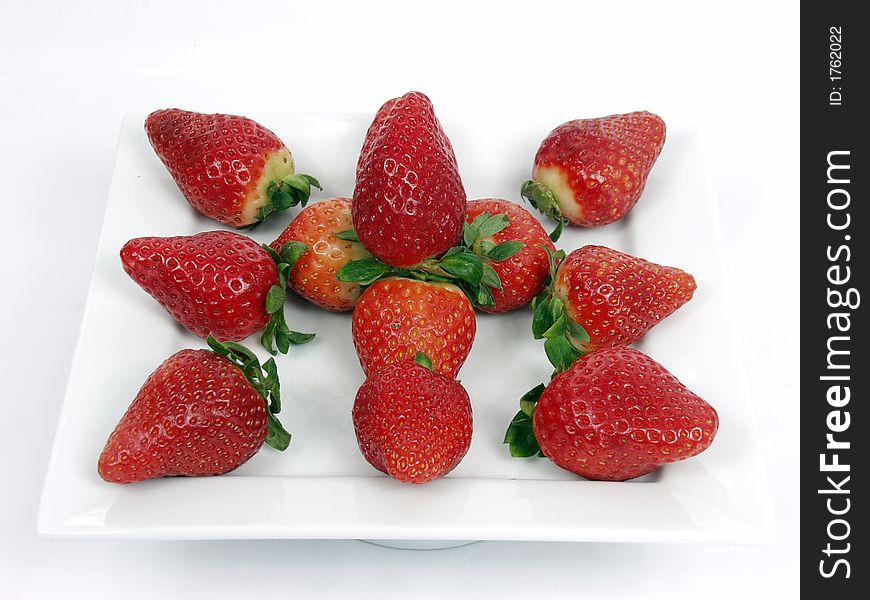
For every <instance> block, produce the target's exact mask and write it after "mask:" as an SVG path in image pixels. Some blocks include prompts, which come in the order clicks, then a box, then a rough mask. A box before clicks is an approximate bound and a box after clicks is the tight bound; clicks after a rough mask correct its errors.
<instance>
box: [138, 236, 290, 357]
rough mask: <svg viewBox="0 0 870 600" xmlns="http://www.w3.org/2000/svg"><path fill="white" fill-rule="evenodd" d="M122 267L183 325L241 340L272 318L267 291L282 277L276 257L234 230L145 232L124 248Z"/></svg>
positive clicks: (204, 335)
mask: <svg viewBox="0 0 870 600" xmlns="http://www.w3.org/2000/svg"><path fill="white" fill-rule="evenodd" d="M121 262H122V264H123V266H124V271H126V272H127V274H128V275H129V276H130V277H131V278H132V279H133V281H135V282H136V283H137V284H139V286H140V287H141V288H142V289H144V290H145V291H146V292H148V293H149V294H150V295H151V296H152V297H153V298H154V299H155V300H157V302H159V303H160V305H161V306H163V308H165V309H166V310H167V311H168V312H169V313H170V314H171V315H172V316H173V317H174V318H175V320H176V321H178V322H179V323H180V324H181V325H183V326H184V327H185V328H186V329H188V330H189V331H190V332H191V333H193V334H194V335H196V336H199V337H201V338H203V339H205V338H207V337H208V334H209V333H212V334H213V335H214V336H215V338H217V339H219V340H221V341H239V340H242V339H244V338H246V337H248V336H249V335H251V334H252V333H255V332H257V331H259V330H261V329H262V328H263V327H264V326H265V325H266V323H267V322H268V320H269V315H268V313H267V312H266V294H267V292H268V291H269V288H270V287H271V286H273V285H275V284H276V283H277V282H278V271H277V268H276V266H275V263H274V261H273V260H272V258H271V257H270V256H269V254H268V252H266V251H265V250H264V249H263V248H262V247H261V246H260V245H259V244H258V243H257V242H255V241H254V240H252V239H251V238H249V237H247V236H245V235H242V234H240V233H236V232H233V231H208V232H205V233H198V234H196V235H190V236H178V237H166V238H161V237H143V238H135V239H132V240H130V241H129V242H127V243H126V244H125V245H124V247H123V248H122V249H121Z"/></svg>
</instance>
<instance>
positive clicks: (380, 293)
mask: <svg viewBox="0 0 870 600" xmlns="http://www.w3.org/2000/svg"><path fill="white" fill-rule="evenodd" d="M476 332H477V321H476V319H475V315H474V309H473V308H472V306H471V303H470V302H469V301H468V298H467V297H466V296H465V295H464V294H463V293H462V291H461V290H460V289H459V288H458V287H456V286H455V285H453V284H452V283H445V282H442V281H420V280H419V279H408V278H404V277H390V278H386V279H379V280H378V281H376V282H375V283H373V284H372V285H370V286H369V287H368V288H367V289H366V291H365V292H363V295H362V296H361V297H360V299H359V301H358V302H357V305H356V308H354V310H353V319H352V327H351V334H352V336H353V345H354V348H356V352H357V356H358V357H359V362H360V366H361V367H362V369H363V371H364V372H365V374H366V375H367V376H371V375H372V374H374V373H375V372H377V371H378V370H380V369H382V368H384V367H385V366H387V365H390V364H394V363H397V362H402V361H405V360H410V359H413V358H414V355H415V354H416V353H417V352H423V353H425V354H426V355H428V356H429V357H430V358H431V362H432V365H433V366H434V370H435V371H436V372H438V373H442V374H444V375H446V376H448V377H452V378H455V377H456V376H457V374H458V373H459V369H460V368H461V367H462V365H463V363H464V362H465V359H466V358H468V354H469V353H470V352H471V345H472V343H473V342H474V336H475V333H476Z"/></svg>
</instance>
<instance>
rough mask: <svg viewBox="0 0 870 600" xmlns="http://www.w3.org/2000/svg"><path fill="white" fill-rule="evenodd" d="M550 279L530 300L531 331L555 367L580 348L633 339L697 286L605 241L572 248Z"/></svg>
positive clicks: (622, 343)
mask: <svg viewBox="0 0 870 600" xmlns="http://www.w3.org/2000/svg"><path fill="white" fill-rule="evenodd" d="M559 255H560V253H556V254H555V255H551V256H553V258H554V259H558V258H559ZM551 279H552V282H551V283H550V285H549V287H548V288H547V290H546V291H545V292H544V293H542V294H541V296H539V297H538V298H536V299H535V301H534V302H533V303H532V305H533V308H534V311H535V314H534V318H533V320H532V333H533V334H534V336H535V339H541V338H545V339H546V342H545V344H544V349H545V350H546V352H547V356H548V357H549V358H550V361H551V362H552V363H553V365H554V366H555V367H556V368H557V369H558V370H564V369H565V368H567V366H568V365H570V364H571V362H573V361H574V360H576V359H577V358H578V357H579V356H580V355H581V354H582V353H584V352H589V351H592V350H596V349H600V348H608V347H612V346H625V345H628V344H631V343H633V342H636V341H637V340H639V339H640V338H641V337H642V336H643V335H644V334H645V333H646V332H647V331H649V330H650V329H651V328H652V327H653V326H654V325H655V324H656V323H658V322H659V321H661V320H662V319H664V318H665V317H667V316H668V315H670V314H671V313H673V312H674V311H676V310H677V309H678V308H680V307H681V306H682V305H683V304H685V303H686V302H688V301H689V300H691V298H692V295H693V294H694V292H695V287H696V285H695V279H694V278H693V277H692V276H691V275H689V274H688V273H686V272H685V271H681V270H680V269H677V268H675V267H664V266H661V265H657V264H655V263H652V262H649V261H646V260H644V259H642V258H637V257H635V256H631V255H630V254H624V253H622V252H619V251H617V250H613V249H611V248H607V247H605V246H583V247H582V248H578V249H577V250H574V251H573V252H572V253H571V254H569V255H568V256H567V257H566V258H565V259H564V260H562V262H561V264H560V265H559V268H558V270H555V273H554V275H552V277H551Z"/></svg>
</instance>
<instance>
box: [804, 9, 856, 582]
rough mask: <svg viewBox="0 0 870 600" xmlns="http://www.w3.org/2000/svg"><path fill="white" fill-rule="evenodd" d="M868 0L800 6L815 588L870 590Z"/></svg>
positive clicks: (807, 533) (807, 452) (809, 545)
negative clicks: (869, 498)
mask: <svg viewBox="0 0 870 600" xmlns="http://www.w3.org/2000/svg"><path fill="white" fill-rule="evenodd" d="M863 8H864V5H863V4H862V3H847V2H813V3H806V2H805V3H803V4H802V6H801V9H802V11H801V12H802V14H801V57H800V59H801V165H800V173H801V175H800V177H801V208H802V214H801V257H800V258H801V301H802V306H801V340H802V348H801V587H802V592H803V593H805V594H806V597H808V598H836V599H840V598H844V599H845V598H857V597H859V596H860V597H867V595H866V594H870V592H868V591H867V589H868V586H867V585H866V579H867V576H866V574H867V571H868V569H870V565H868V564H867V563H866V559H865V557H866V548H864V547H863V546H862V542H861V540H863V539H866V536H865V535H864V533H865V532H864V531H863V528H864V522H865V519H864V514H865V513H866V511H867V507H866V506H865V503H866V495H865V494H861V493H859V492H858V488H859V487H862V488H866V486H867V484H868V481H867V477H866V471H865V469H863V461H860V460H859V454H861V455H866V454H867V444H866V442H865V440H866V439H867V438H864V435H870V427H868V425H867V423H865V419H866V412H867V411H866V409H865V408H864V405H865V404H866V403H867V402H868V398H867V396H866V394H867V386H866V384H865V383H864V381H865V380H864V377H866V376H867V372H868V371H870V365H868V364H866V363H867V361H868V357H870V351H864V349H865V346H864V343H865V342H867V341H870V340H868V339H867V336H866V319H865V318H864V316H863V311H864V307H863V306H862V301H864V300H865V299H864V298H863V297H862V296H861V294H862V292H863V291H865V288H864V286H863V282H864V280H865V272H866V271H867V270H868V269H870V265H868V264H867V262H866V260H865V259H866V252H865V250H866V241H865V236H866V235H867V233H868V231H870V228H868V225H870V223H868V210H867V208H866V206H867V204H868V202H870V197H868V196H867V179H868V178H870V168H868V164H867V142H866V141H865V139H864V138H865V137H867V136H868V135H870V134H868V133H866V132H867V131H870V118H868V116H870V110H868V109H870V107H868V104H867V93H866V89H867V83H866V82H865V79H866V78H867V77H868V75H870V73H868V67H870V64H868V62H867V61H866V48H867V38H868V36H870V26H868V22H867V20H865V19H863V18H861V17H860V16H859V14H858V13H859V10H861V9H863ZM861 12H863V10H861ZM866 300H867V301H868V302H870V296H868V297H867V298H866ZM862 430H864V431H866V433H864V434H863V435H861V434H860V432H861V431H862ZM859 557H860V559H859ZM859 589H860V591H859Z"/></svg>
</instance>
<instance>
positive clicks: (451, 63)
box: [0, 0, 800, 598]
mask: <svg viewBox="0 0 870 600" xmlns="http://www.w3.org/2000/svg"><path fill="white" fill-rule="evenodd" d="M605 4H608V3H603V2H600V1H595V2H589V3H583V2H531V1H526V2H506V1H501V2H472V1H470V0H465V1H463V2H450V1H444V0H442V1H439V2H437V3H436V2H432V3H419V4H411V3H402V2H368V3H365V4H364V5H363V4H362V3H360V5H359V6H353V5H351V4H350V3H347V4H343V3H329V2H323V1H321V2H309V3H295V2H290V1H284V2H275V3H271V4H265V3H262V4H261V3H257V2H238V1H236V2H225V1H211V2H208V3H203V4H202V5H200V6H195V5H194V4H193V3H191V4H190V5H184V6H182V5H181V3H180V2H128V3H121V2H109V1H106V2H83V3H78V4H74V3H60V2H58V3H56V4H51V3H47V2H14V3H13V2H11V1H6V0H3V1H2V2H0V211H2V216H0V227H2V235H0V265H2V266H0V269H2V271H0V275H2V282H3V284H2V286H3V290H2V293H0V319H2V329H0V334H2V344H0V365H2V367H0V369H2V379H0V381H2V384H0V385H2V388H0V390H2V392H0V457H2V464H3V469H4V471H3V480H2V481H3V483H2V484H0V582H2V587H3V592H4V594H3V595H4V596H5V595H8V597H10V598H19V597H24V598H30V597H34V598H42V597H46V598H48V597H59V596H60V595H62V596H63V597H67V598H69V597H73V598H76V597H87V598H102V597H108V596H110V595H115V594H116V593H118V592H120V590H124V592H123V593H124V595H125V596H126V597H127V598H150V597H153V596H155V595H157V594H169V595H170V596H171V595H175V594H178V595H180V594H185V595H186V596H189V597H197V596H208V597H210V598H230V597H239V596H240V595H242V597H252V596H253V595H254V594H255V593H256V594H257V595H260V596H265V595H266V594H271V595H277V594H281V595H282V596H286V597H306V596H307V597H312V596H314V597H316V596H320V595H333V596H351V595H353V596H354V597H366V596H368V595H372V596H377V597H381V598H390V597H399V596H412V597H429V596H431V597H441V598H444V597H446V598H454V597H471V596H475V597H477V596H480V597H500V598H510V597H519V596H534V597H547V598H557V597H571V598H577V597H583V596H589V597H595V598H611V597H613V598H620V597H631V596H635V595H640V594H643V595H644V597H646V598H659V597H661V598H674V597H677V598H680V597H688V596H690V595H691V596H694V595H698V596H700V597H715V598H720V597H721V598H732V597H733V596H735V595H736V594H740V595H743V596H744V597H750V598H755V597H762V596H768V597H776V598H788V597H795V596H796V595H797V586H798V564H797V557H798V554H797V553H798V548H797V544H798V538H799V525H798V514H799V500H798V496H797V487H798V482H799V476H798V458H797V456H798V452H797V451H798V428H799V405H798V391H799V389H798V382H797V372H798V365H799V358H798V331H799V328H798V324H797V320H798V314H799V303H800V301H799V295H798V283H799V260H798V226H799V212H798V211H799V188H798V167H799V159H798V150H799V123H798V113H799V100H798V84H799V72H798V66H799V64H798V56H799V38H798V26H799V13H798V3H797V2H759V1H757V0H756V1H754V2H736V1H732V2H728V3H721V4H717V5H716V6H714V5H712V4H708V3H699V2H687V3H677V2H660V3H653V2H639V3H632V2H621V3H609V4H608V5H607V6H605ZM409 89H420V90H422V91H424V92H426V93H427V94H428V95H429V96H430V97H431V98H432V99H433V101H434V102H435V105H436V107H437V106H439V105H440V106H446V105H450V106H451V109H452V110H453V111H456V110H457V109H458V107H462V110H464V111H467V114H468V119H469V121H473V118H474V114H475V113H480V112H481V111H487V112H488V113H490V114H491V113H492V112H493V111H498V113H499V114H501V115H503V118H504V124H505V127H510V126H511V123H512V122H514V121H517V120H521V119H522V118H523V114H525V113H527V112H528V111H544V112H546V113H547V114H552V115H553V125H554V126H555V125H556V124H558V123H560V122H562V121H565V120H568V119H570V118H577V117H581V116H593V115H597V114H607V113H612V112H625V111H630V110H636V109H649V110H653V111H655V112H658V113H659V114H662V115H663V116H665V118H666V119H667V118H668V117H669V116H673V117H674V118H679V120H680V121H685V120H688V121H692V122H694V123H695V124H696V125H697V127H698V129H699V131H700V132H701V134H702V135H703V136H704V139H705V142H706V148H705V151H706V159H707V161H708V163H709V166H710V170H711V174H712V177H713V180H714V181H713V183H714V186H715V190H716V192H717V195H718V201H719V216H720V219H721V223H722V235H723V241H724V244H725V247H726V261H727V273H728V277H729V283H730V289H731V291H732V295H731V297H730V299H729V300H730V303H731V307H732V309H733V310H732V314H731V315H728V316H726V317H725V318H731V319H733V322H734V323H735V327H736V328H737V330H738V335H739V337H740V338H741V339H742V342H743V348H744V353H743V355H742V356H735V357H734V361H735V364H738V365H739V364H741V363H745V365H746V367H747V368H748V372H749V376H750V382H751V384H752V386H751V387H752V390H753V400H754V403H755V406H756V409H757V414H758V418H759V421H760V425H761V430H762V433H763V442H764V450H765V453H766V463H767V468H768V470H769V473H770V478H771V483H772V493H773V497H774V501H775V505H776V511H777V521H778V522H777V538H776V541H775V543H774V544H772V545H767V546H661V545H616V544H613V545H610V544H546V543H523V544H519V543H479V544H474V545H471V546H467V547H464V548H459V549H453V550H444V551H431V552H414V551H399V550H392V549H387V548H381V547H376V546H371V545H368V544H364V543H361V542H356V541H344V542H327V541H311V542H300V541H293V542H286V541H257V542H247V541H240V542H189V543H157V542H152V543H132V542H58V541H47V540H40V539H38V538H37V537H36V535H35V521H36V511H37V506H38V500H39V494H40V491H41V486H42V480H43V476H44V473H45V466H46V461H47V458H48V453H49V449H50V444H51V440H52V436H53V434H54V429H55V425H56V422H57V416H58V412H59V409H60V405H61V401H62V398H63V392H64V387H65V383H66V378H67V374H68V370H69V364H70V360H71V357H72V352H73V348H74V344H75V340H76V336H77V333H78V329H79V324H80V319H81V312H82V309H83V306H84V302H85V294H86V290H87V285H88V279H89V275H90V268H91V264H92V261H93V257H94V252H95V249H96V242H97V236H98V234H99V230H100V221H101V216H102V212H103V207H104V205H105V201H106V197H107V191H108V186H109V181H110V177H111V172H112V159H113V154H114V148H115V142H116V139H117V133H118V128H119V125H120V121H121V118H122V116H123V115H124V113H127V112H132V111H149V110H152V109H155V108H158V107H165V106H180V107H184V108H191V109H195V110H201V111H221V112H236V113H250V112H255V111H274V112H280V111H342V112H343V111H372V112H373V111H374V110H375V109H376V108H377V107H378V106H380V104H381V102H382V101H383V100H385V99H387V98H390V97H393V96H396V95H399V94H401V93H403V92H405V91H407V90H409ZM288 143H289V144H290V145H291V147H292V141H289V142H288ZM530 160H531V157H530ZM131 343H135V341H134V340H131ZM94 368H110V366H109V365H95V366H94Z"/></svg>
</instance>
